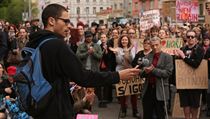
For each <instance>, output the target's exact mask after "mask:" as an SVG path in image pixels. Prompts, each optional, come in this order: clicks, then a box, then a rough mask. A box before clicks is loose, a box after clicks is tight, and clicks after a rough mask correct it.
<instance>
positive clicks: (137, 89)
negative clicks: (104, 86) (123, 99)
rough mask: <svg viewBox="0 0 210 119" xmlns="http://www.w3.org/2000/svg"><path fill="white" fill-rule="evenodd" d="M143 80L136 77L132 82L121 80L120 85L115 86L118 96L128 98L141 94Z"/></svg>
mask: <svg viewBox="0 0 210 119" xmlns="http://www.w3.org/2000/svg"><path fill="white" fill-rule="evenodd" d="M143 83H144V80H143V79H140V77H135V78H133V79H131V80H121V81H120V83H118V84H115V87H116V93H117V96H127V95H134V94H140V93H141V91H142V84H143Z"/></svg>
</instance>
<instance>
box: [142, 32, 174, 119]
mask: <svg viewBox="0 0 210 119" xmlns="http://www.w3.org/2000/svg"><path fill="white" fill-rule="evenodd" d="M151 47H152V52H151V53H149V54H148V55H147V56H146V57H145V58H147V59H148V60H149V65H147V66H145V67H143V68H142V70H141V71H140V76H141V77H145V78H146V80H145V83H144V85H143V91H142V97H143V98H142V105H143V119H153V114H154V113H155V114H156V116H157V119H165V116H166V117H167V119H168V114H167V107H166V106H167V100H168V99H169V77H170V76H171V74H172V71H173V59H172V56H170V55H169V54H167V53H164V52H162V50H161V39H160V38H159V37H157V36H155V37H153V38H152V39H151ZM164 106H165V107H164ZM164 108H165V109H164Z"/></svg>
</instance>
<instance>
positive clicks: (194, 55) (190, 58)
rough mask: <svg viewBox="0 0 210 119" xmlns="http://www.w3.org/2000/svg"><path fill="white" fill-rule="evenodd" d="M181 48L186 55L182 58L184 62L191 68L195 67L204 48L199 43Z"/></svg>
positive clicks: (199, 61) (201, 57) (202, 54)
mask: <svg viewBox="0 0 210 119" xmlns="http://www.w3.org/2000/svg"><path fill="white" fill-rule="evenodd" d="M181 50H182V51H183V52H184V54H185V56H186V58H184V62H185V63H187V64H188V65H189V66H191V67H193V68H197V67H198V66H199V65H200V63H201V61H202V59H203V58H204V50H203V48H201V47H200V46H199V45H195V46H194V47H193V48H189V47H188V46H184V47H182V48H181ZM188 51H190V54H188V53H187V52H188Z"/></svg>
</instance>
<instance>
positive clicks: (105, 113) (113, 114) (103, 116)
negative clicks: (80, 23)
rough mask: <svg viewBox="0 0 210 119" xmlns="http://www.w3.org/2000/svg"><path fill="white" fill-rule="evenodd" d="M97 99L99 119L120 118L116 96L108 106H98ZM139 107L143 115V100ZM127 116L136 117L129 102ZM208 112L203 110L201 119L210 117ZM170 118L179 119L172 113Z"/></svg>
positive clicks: (94, 108)
mask: <svg viewBox="0 0 210 119" xmlns="http://www.w3.org/2000/svg"><path fill="white" fill-rule="evenodd" d="M97 104H98V103H97V99H96V101H95V103H94V106H93V112H94V113H97V114H98V115H99V119H120V118H118V115H119V112H120V104H119V103H118V101H117V99H116V98H114V101H113V102H112V103H110V104H108V107H107V108H98V105H97ZM138 107H139V111H140V113H141V115H142V110H140V109H142V106H141V101H140V100H138ZM127 111H128V112H127V117H126V118H124V119H135V118H133V117H132V110H131V107H130V103H129V107H128V110H127ZM205 114H206V112H205V111H201V116H200V119H210V117H206V116H205ZM169 119H178V118H172V117H171V115H169Z"/></svg>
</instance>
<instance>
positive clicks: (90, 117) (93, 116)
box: [76, 114, 98, 119]
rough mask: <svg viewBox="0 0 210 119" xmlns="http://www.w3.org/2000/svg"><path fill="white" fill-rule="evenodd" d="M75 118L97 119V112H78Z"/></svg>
mask: <svg viewBox="0 0 210 119" xmlns="http://www.w3.org/2000/svg"><path fill="white" fill-rule="evenodd" d="M76 119H98V115H97V114H78V115H77V118H76Z"/></svg>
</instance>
